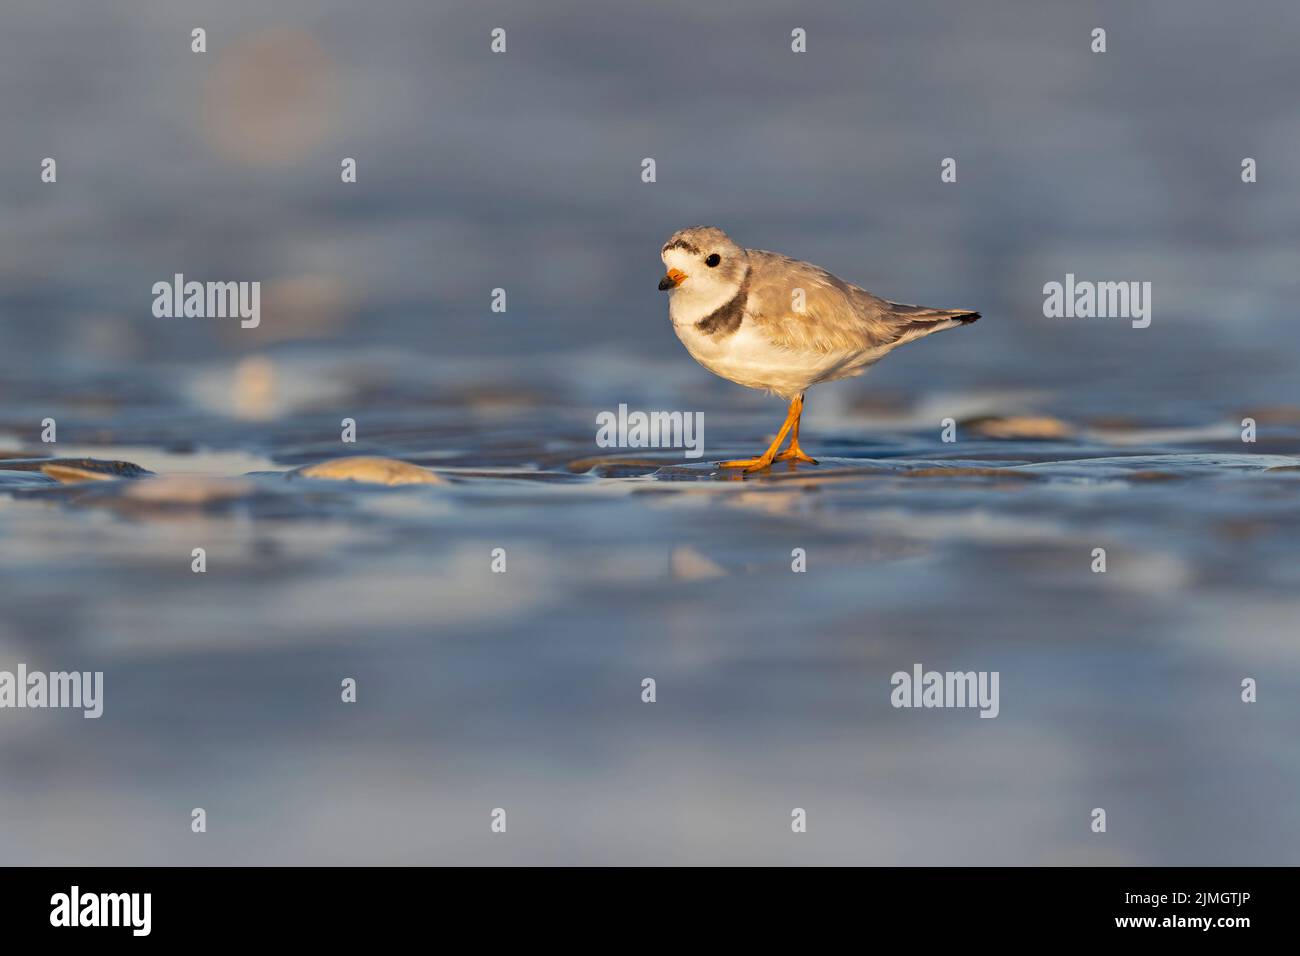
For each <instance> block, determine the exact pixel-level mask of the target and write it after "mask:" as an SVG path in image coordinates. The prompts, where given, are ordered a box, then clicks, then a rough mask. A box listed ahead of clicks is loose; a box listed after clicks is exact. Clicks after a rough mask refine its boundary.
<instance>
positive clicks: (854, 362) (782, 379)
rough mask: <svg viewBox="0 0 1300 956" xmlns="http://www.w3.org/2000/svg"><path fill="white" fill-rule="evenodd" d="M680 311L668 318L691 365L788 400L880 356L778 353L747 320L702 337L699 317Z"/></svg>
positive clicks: (673, 311)
mask: <svg viewBox="0 0 1300 956" xmlns="http://www.w3.org/2000/svg"><path fill="white" fill-rule="evenodd" d="M675 298H676V297H674V299H675ZM681 311H683V310H681V309H680V307H679V306H678V303H677V302H676V301H673V302H672V303H671V304H670V306H669V309H668V314H669V318H671V319H672V322H673V331H674V332H676V333H677V337H678V338H679V339H681V340H682V344H683V345H685V346H686V351H688V352H690V353H691V357H692V358H694V359H695V361H697V362H699V363H700V364H701V365H703V366H704V367H705V368H707V369H708V370H709V371H710V372H712V373H713V374H714V375H720V376H721V377H722V378H725V379H727V380H728V381H732V382H735V383H736V384H737V385H744V386H745V387H746V388H761V389H765V390H766V391H769V392H773V393H775V394H777V395H780V396H782V397H783V398H786V399H790V398H793V397H794V396H795V395H798V394H801V393H802V392H804V391H805V390H806V389H807V388H808V387H809V386H811V385H814V384H816V383H817V382H826V381H830V380H832V379H836V378H845V377H847V376H850V375H860V374H862V372H863V371H864V370H865V369H866V367H867V366H868V365H870V364H871V362H872V361H874V360H875V358H878V357H879V356H876V357H870V356H858V355H851V354H844V353H833V354H827V353H825V352H812V351H801V350H794V349H785V348H778V347H776V346H774V345H772V344H771V342H769V341H768V340H767V338H766V337H764V336H763V335H762V334H761V333H760V332H758V331H757V330H756V329H755V327H754V324H753V323H752V322H750V321H749V317H748V315H746V317H745V319H744V320H743V321H742V322H741V323H740V328H739V329H737V330H736V331H735V332H733V333H731V334H730V335H725V334H724V335H719V336H716V337H715V336H712V335H706V334H704V333H703V332H701V331H700V330H699V329H698V328H696V327H695V323H696V322H698V321H699V320H700V319H701V318H703V315H698V316H693V317H692V316H688V315H681V314H679V313H680V312H681ZM705 314H707V313H705ZM882 354H883V353H882Z"/></svg>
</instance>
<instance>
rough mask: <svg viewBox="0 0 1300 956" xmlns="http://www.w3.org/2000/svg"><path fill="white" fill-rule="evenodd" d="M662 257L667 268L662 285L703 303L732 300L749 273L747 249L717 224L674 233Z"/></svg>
mask: <svg viewBox="0 0 1300 956" xmlns="http://www.w3.org/2000/svg"><path fill="white" fill-rule="evenodd" d="M659 257H660V258H661V259H663V261H664V265H665V266H667V267H668V272H667V274H666V275H665V276H664V277H663V278H662V279H660V280H659V288H660V289H661V290H664V291H670V292H672V293H673V295H674V297H681V298H688V299H691V300H694V301H698V302H699V303H700V304H701V306H704V305H707V304H709V303H718V304H721V303H723V302H726V301H728V300H729V299H731V297H732V296H734V295H735V294H736V292H737V291H738V290H739V289H740V286H741V283H743V282H744V281H745V275H746V274H747V273H748V272H749V257H748V255H747V254H746V252H745V250H744V249H742V248H741V247H740V246H738V245H736V244H735V243H734V242H732V241H731V238H730V237H729V236H728V235H727V234H726V233H725V232H723V231H722V230H721V229H718V228H717V227H716V226H692V227H691V228H690V229H679V230H677V232H674V233H673V234H672V236H671V237H670V238H669V240H668V241H667V242H665V243H664V245H663V248H662V249H660V250H659Z"/></svg>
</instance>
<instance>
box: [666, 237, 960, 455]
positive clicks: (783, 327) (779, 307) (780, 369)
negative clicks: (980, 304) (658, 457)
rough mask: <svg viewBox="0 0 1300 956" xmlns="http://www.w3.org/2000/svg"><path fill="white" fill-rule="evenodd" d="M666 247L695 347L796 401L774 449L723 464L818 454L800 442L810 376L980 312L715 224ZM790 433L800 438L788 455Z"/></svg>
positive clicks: (867, 360) (685, 332) (680, 316)
mask: <svg viewBox="0 0 1300 956" xmlns="http://www.w3.org/2000/svg"><path fill="white" fill-rule="evenodd" d="M659 255H660V257H661V258H662V259H663V261H664V265H665V266H667V267H668V273H667V275H665V276H664V277H663V278H662V279H660V280H659V288H660V289H661V290H670V291H671V292H672V295H671V296H670V298H669V300H668V317H669V318H670V319H672V323H673V331H675V332H676V333H677V337H678V338H679V339H681V340H682V344H683V345H685V346H686V351H688V352H690V353H691V357H692V358H694V359H695V361H697V362H699V363H700V364H701V365H703V366H704V367H705V368H707V369H708V370H709V371H710V372H713V373H714V374H715V375H721V376H722V377H723V378H725V379H729V380H730V381H733V382H735V383H737V384H739V385H744V386H746V387H747V388H762V389H766V390H767V391H769V392H772V393H773V394H775V395H779V396H781V397H782V398H784V399H785V400H786V401H788V402H789V403H790V411H789V413H788V414H787V415H786V417H785V423H784V424H783V425H782V426H781V430H780V431H779V432H777V435H776V441H774V442H772V444H771V445H770V446H769V447H768V449H767V451H765V452H763V454H762V455H760V456H759V457H757V458H743V459H741V460H739V461H724V462H720V463H719V464H720V465H721V466H722V467H723V468H743V469H744V470H745V471H760V470H762V469H764V468H768V467H770V466H771V464H772V462H774V461H804V462H808V463H809V464H813V465H815V464H817V462H816V461H815V460H814V459H812V458H809V457H808V456H807V455H805V454H804V452H803V449H801V448H800V447H799V418H800V416H801V415H802V414H803V395H804V392H805V391H807V390H808V388H809V387H810V386H812V385H816V384H817V383H819V382H833V381H835V380H836V379H839V378H849V377H851V376H854V375H861V374H862V373H863V372H865V371H866V370H867V368H868V367H869V366H871V365H874V364H875V363H876V362H878V361H880V360H881V359H882V358H884V357H885V356H886V355H887V354H889V353H890V352H892V351H893V350H894V349H896V348H898V347H899V346H900V345H906V344H907V343H908V342H911V341H914V340H916V339H919V338H923V337H925V336H927V335H930V334H931V333H932V332H941V331H943V330H944V329H951V328H953V327H954V326H958V325H967V324H969V323H971V322H974V321H975V320H976V319H978V318H979V317H980V314H979V313H978V312H973V311H971V310H970V309H927V308H924V307H923V306H919V305H902V304H900V303H898V302H890V301H888V300H887V299H881V298H878V297H877V296H874V295H872V294H871V293H870V292H868V291H866V290H865V289H859V288H858V287H857V286H855V285H850V284H849V283H847V282H845V281H844V280H843V279H840V278H839V277H837V276H833V275H831V274H830V273H829V272H827V271H826V270H825V269H822V268H819V267H818V266H815V265H813V264H812V263H811V262H800V261H799V260H798V259H791V258H789V257H787V256H782V255H778V254H777V253H775V252H764V251H763V250H761V249H743V248H741V247H740V246H738V245H736V243H735V242H733V241H732V240H731V238H730V237H728V236H727V234H726V233H725V232H723V231H722V230H721V229H718V228H716V227H714V226H694V227H692V228H690V229H681V230H679V231H677V232H675V233H673V235H672V237H671V238H670V239H669V240H668V241H667V242H666V243H664V246H663V248H662V249H661V250H660V251H659ZM791 433H792V434H791ZM787 434H791V438H790V447H789V449H787V450H786V451H784V452H782V453H781V454H779V455H778V454H777V453H776V452H777V449H778V448H780V447H781V444H782V443H783V442H784V441H785V437H786V435H787Z"/></svg>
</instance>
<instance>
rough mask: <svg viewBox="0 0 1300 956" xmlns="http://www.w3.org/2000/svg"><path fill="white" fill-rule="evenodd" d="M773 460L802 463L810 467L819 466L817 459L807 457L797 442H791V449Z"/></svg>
mask: <svg viewBox="0 0 1300 956" xmlns="http://www.w3.org/2000/svg"><path fill="white" fill-rule="evenodd" d="M772 460H773V461H802V462H804V463H806V464H809V465H815V464H817V459H816V458H809V457H808V456H807V455H805V454H804V450H803V449H802V448H800V447H799V443H798V442H797V441H796V442H791V443H790V447H789V448H787V449H786V450H785V451H783V452H781V454H779V455H777V456H776V458H774V459H772Z"/></svg>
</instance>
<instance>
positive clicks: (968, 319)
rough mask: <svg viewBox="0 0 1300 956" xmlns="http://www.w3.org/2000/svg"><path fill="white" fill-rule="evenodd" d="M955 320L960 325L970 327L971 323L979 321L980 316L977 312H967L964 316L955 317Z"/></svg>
mask: <svg viewBox="0 0 1300 956" xmlns="http://www.w3.org/2000/svg"><path fill="white" fill-rule="evenodd" d="M956 319H957V321H958V322H960V323H961V324H962V325H970V324H971V323H972V322H978V321H979V320H980V314H979V313H978V312H967V313H965V314H964V315H959V316H956Z"/></svg>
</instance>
